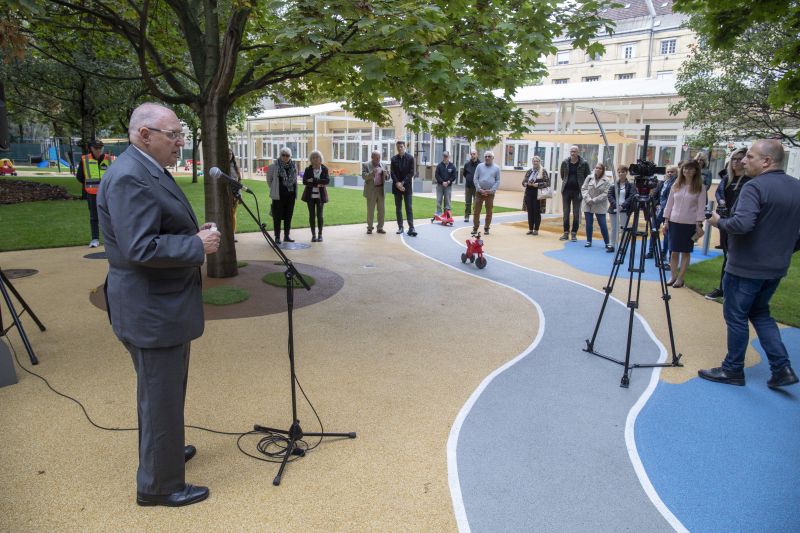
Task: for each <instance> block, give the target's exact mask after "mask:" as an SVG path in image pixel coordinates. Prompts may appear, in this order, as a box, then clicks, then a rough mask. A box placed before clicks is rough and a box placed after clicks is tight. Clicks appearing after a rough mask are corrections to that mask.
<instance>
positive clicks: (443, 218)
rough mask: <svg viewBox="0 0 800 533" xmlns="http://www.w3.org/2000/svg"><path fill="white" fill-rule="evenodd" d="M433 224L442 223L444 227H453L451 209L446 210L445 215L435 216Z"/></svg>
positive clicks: (432, 220)
mask: <svg viewBox="0 0 800 533" xmlns="http://www.w3.org/2000/svg"><path fill="white" fill-rule="evenodd" d="M431 222H441V223H442V226H452V225H453V222H454V220H453V214H452V213H451V212H450V210H449V209H445V210H444V213H442V214H441V215H438V214H436V215H433V218H432V219H431Z"/></svg>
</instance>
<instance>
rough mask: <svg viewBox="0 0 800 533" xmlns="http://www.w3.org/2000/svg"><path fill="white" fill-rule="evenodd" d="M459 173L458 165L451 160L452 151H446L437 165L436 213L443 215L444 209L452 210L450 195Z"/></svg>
mask: <svg viewBox="0 0 800 533" xmlns="http://www.w3.org/2000/svg"><path fill="white" fill-rule="evenodd" d="M457 175H458V171H457V170H456V166H455V165H454V164H453V163H451V162H450V152H447V151H445V152H444V153H442V160H441V161H440V162H439V164H438V165H436V214H438V215H441V214H442V210H443V209H445V210H447V211H450V209H451V207H450V197H451V196H452V191H453V183H455V182H456V176H457ZM442 204H444V205H442Z"/></svg>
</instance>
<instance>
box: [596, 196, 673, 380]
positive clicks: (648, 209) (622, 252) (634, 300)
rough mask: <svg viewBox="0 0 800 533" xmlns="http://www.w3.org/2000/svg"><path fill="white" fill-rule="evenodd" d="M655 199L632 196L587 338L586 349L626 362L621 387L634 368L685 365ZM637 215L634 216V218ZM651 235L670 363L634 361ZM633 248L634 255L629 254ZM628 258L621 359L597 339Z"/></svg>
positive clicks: (617, 361)
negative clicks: (679, 348)
mask: <svg viewBox="0 0 800 533" xmlns="http://www.w3.org/2000/svg"><path fill="white" fill-rule="evenodd" d="M655 211H656V209H655V199H654V198H652V197H650V195H649V194H637V195H636V196H634V197H633V198H632V200H631V209H630V211H629V212H628V217H627V219H626V221H625V227H624V228H623V230H622V239H621V241H620V243H619V246H618V248H617V253H616V255H615V256H614V264H613V265H612V267H611V274H610V275H609V277H608V283H607V284H606V286H605V287H603V291H604V292H605V298H604V299H603V306H602V307H601V308H600V315H599V316H598V317H597V324H595V327H594V333H593V334H592V338H591V340H588V339H587V340H586V348H584V349H583V351H585V352H589V353H590V354H593V355H596V356H598V357H602V358H603V359H606V360H608V361H611V362H613V363H617V364H618V365H622V367H623V368H624V371H623V373H622V380H621V381H620V387H625V388H627V387H628V384H629V383H630V371H631V369H633V368H655V367H668V366H683V364H682V363H681V362H680V359H681V357H682V354H676V352H675V338H674V336H673V333H672V317H671V316H670V312H669V300H670V295H669V289H668V286H667V278H666V274H665V272H664V269H663V268H662V265H663V264H664V257H663V254H662V249H661V239H660V238H659V236H658V230H657V229H656V225H655ZM640 213H641V214H643V215H644V222H645V223H644V230H643V231H642V230H640V229H639V215H640ZM631 219H633V220H631ZM648 238H649V239H651V240H652V243H653V253H654V255H655V263H656V268H657V270H658V279H659V281H660V283H661V299H662V300H664V310H665V312H666V315H667V328H668V329H669V344H670V349H671V350H672V360H671V362H669V363H633V364H631V337H632V334H633V319H634V313H635V312H636V309H638V308H639V295H640V290H641V286H642V273H643V272H644V270H645V254H646V253H647V245H648ZM637 239H641V240H640V241H639V242H640V243H641V244H640V248H639V256H638V257H637V256H636V252H637V250H636V244H637ZM628 252H630V256H628ZM626 258H627V259H628V261H627V264H628V273H629V276H628V302H627V307H628V309H630V312H629V315H628V337H627V344H626V347H625V360H624V361H623V360H619V359H616V358H614V357H611V356H609V355H605V354H602V353H600V352H597V351H595V341H596V340H597V333H598V331H599V330H600V323H601V322H602V321H603V314H604V313H605V310H606V305H607V304H608V299H609V297H610V296H611V293H612V292H613V291H614V285H615V284H616V281H617V277H618V275H619V270H620V267H621V266H622V265H623V264H625V263H626ZM634 274H635V275H636V285H635V288H634Z"/></svg>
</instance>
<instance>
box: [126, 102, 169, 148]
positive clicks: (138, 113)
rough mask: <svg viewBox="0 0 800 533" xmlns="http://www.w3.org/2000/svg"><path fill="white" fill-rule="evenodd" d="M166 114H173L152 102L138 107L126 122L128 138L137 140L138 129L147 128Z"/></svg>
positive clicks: (166, 108)
mask: <svg viewBox="0 0 800 533" xmlns="http://www.w3.org/2000/svg"><path fill="white" fill-rule="evenodd" d="M166 113H174V111H172V110H171V109H170V108H168V107H164V106H163V105H161V104H156V103H153V102H146V103H144V104H142V105H140V106H139V107H137V108H136V109H134V110H133V113H131V118H130V121H129V122H128V137H129V138H130V139H131V141H134V140H138V139H139V129H140V128H144V127H147V125H148V124H152V123H153V122H155V121H157V120H158V119H160V118H161V117H163V116H164V115H165V114H166Z"/></svg>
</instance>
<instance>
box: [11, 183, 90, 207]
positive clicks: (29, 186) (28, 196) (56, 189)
mask: <svg viewBox="0 0 800 533" xmlns="http://www.w3.org/2000/svg"><path fill="white" fill-rule="evenodd" d="M77 199H79V198H78V197H76V196H72V195H71V194H69V193H68V192H67V189H65V188H64V187H61V186H59V185H48V184H46V183H36V182H33V181H22V180H14V179H0V204H19V203H22V202H39V201H42V200H77Z"/></svg>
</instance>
